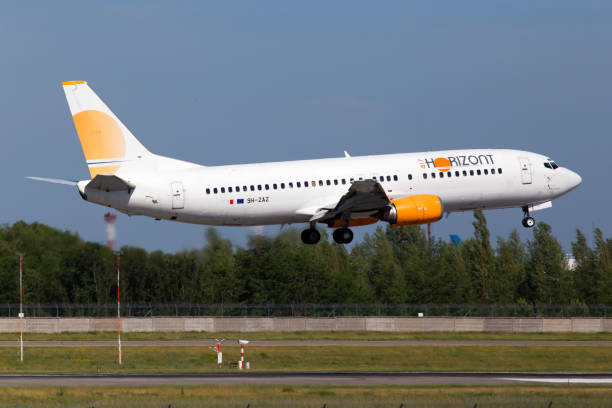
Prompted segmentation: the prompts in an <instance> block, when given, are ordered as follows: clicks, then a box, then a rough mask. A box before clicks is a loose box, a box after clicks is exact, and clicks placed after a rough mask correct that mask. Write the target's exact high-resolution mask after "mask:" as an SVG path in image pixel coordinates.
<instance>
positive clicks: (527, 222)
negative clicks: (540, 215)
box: [522, 206, 536, 228]
mask: <svg viewBox="0 0 612 408" xmlns="http://www.w3.org/2000/svg"><path fill="white" fill-rule="evenodd" d="M535 223H536V222H535V220H534V219H533V217H531V216H530V215H529V207H528V206H524V207H523V221H522V224H523V227H525V228H533V226H534V225H535Z"/></svg>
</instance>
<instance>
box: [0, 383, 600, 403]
mask: <svg viewBox="0 0 612 408" xmlns="http://www.w3.org/2000/svg"><path fill="white" fill-rule="evenodd" d="M551 401H552V407H554V408H569V407H572V408H573V407H584V408H595V407H610V401H612V389H610V388H601V387H549V386H542V387H538V386H535V387H534V386H529V387H524V386H506V387H386V386H381V387H281V386H257V387H255V386H233V387H230V386H198V387H191V386H190V387H133V388H117V387H93V388H85V387H59V388H58V387H40V388H39V387H37V388H3V389H2V393H0V407H12V408H17V407H20V408H21V407H51V408H64V407H79V406H80V407H91V408H105V407H114V408H123V407H125V408H127V407H130V408H139V407H143V408H144V407H147V408H149V407H164V408H166V407H180V408H195V407H198V408H199V407H206V408H217V407H232V408H234V407H235V408H238V407H240V408H244V407H246V406H247V405H250V407H251V408H259V407H296V408H302V407H304V408H306V407H317V408H318V407H322V406H323V405H324V404H326V406H327V407H329V408H345V407H346V408H348V407H368V408H379V407H380V408H382V407H389V408H391V407H393V408H397V407H399V406H400V404H403V405H404V406H405V407H419V408H421V407H423V408H425V407H470V408H471V407H473V406H478V407H479V408H483V407H507V408H510V407H513V408H514V407H537V408H545V407H547V406H548V405H549V403H550V402H551Z"/></svg>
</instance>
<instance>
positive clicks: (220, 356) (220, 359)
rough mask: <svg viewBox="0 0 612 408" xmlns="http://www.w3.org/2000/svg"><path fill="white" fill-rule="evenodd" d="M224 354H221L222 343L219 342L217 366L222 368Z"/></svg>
mask: <svg viewBox="0 0 612 408" xmlns="http://www.w3.org/2000/svg"><path fill="white" fill-rule="evenodd" d="M222 356H223V354H221V343H217V368H221V362H222V361H223V357H222Z"/></svg>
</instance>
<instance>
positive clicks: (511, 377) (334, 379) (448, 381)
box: [0, 372, 612, 387]
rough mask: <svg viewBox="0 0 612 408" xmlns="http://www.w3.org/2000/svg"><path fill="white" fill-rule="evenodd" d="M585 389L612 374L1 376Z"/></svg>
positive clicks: (36, 382) (101, 381) (61, 381)
mask: <svg viewBox="0 0 612 408" xmlns="http://www.w3.org/2000/svg"><path fill="white" fill-rule="evenodd" d="M517 383H522V384H532V385H533V384H542V383H549V384H567V385H571V384H583V385H586V384H588V385H600V386H612V373H463V372H449V373H442V372H436V373H434V372H423V373H416V372H414V373H413V372H411V373H367V372H360V373H347V372H333V373H309V372H275V373H254V372H250V373H249V372H242V373H219V374H216V373H205V374H83V375H73V374H66V375H62V374H55V375H54V374H44V375H43V374H41V375H10V374H9V375H0V386H20V387H33V386H83V387H89V386H160V385H295V386H298V385H335V386H342V385H352V386H368V385H471V386H477V385H508V384H517Z"/></svg>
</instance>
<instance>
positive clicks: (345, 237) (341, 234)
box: [333, 227, 353, 244]
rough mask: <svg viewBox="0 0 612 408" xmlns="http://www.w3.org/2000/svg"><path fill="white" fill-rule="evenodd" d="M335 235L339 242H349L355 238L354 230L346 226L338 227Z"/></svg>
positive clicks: (335, 239) (336, 240) (335, 240)
mask: <svg viewBox="0 0 612 408" xmlns="http://www.w3.org/2000/svg"><path fill="white" fill-rule="evenodd" d="M333 237H334V242H336V243H337V244H348V243H350V242H351V241H352V240H353V231H351V230H350V229H348V228H346V227H342V228H338V229H337V230H335V231H334V234H333Z"/></svg>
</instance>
